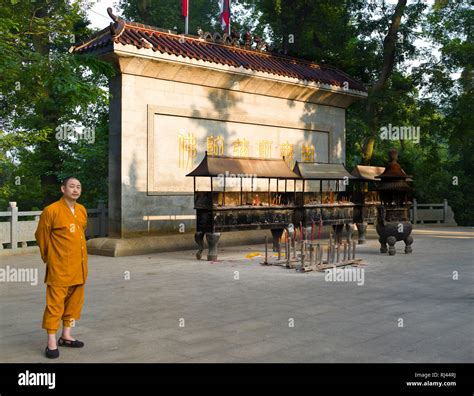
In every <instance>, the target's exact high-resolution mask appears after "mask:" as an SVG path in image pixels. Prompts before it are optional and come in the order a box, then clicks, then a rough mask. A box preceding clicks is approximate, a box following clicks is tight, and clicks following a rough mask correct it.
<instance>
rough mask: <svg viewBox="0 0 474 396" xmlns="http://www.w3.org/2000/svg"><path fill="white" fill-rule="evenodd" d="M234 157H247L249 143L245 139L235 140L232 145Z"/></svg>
mask: <svg viewBox="0 0 474 396" xmlns="http://www.w3.org/2000/svg"><path fill="white" fill-rule="evenodd" d="M232 146H233V148H234V155H235V156H238V157H248V156H249V142H248V140H247V139H237V140H235V141H234V142H233V143H232Z"/></svg>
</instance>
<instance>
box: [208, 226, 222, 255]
mask: <svg viewBox="0 0 474 396" xmlns="http://www.w3.org/2000/svg"><path fill="white" fill-rule="evenodd" d="M220 237H221V233H220V232H206V240H207V246H208V251H207V261H215V260H217V244H218V242H219V238H220Z"/></svg>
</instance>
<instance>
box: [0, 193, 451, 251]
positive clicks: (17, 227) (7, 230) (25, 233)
mask: <svg viewBox="0 0 474 396" xmlns="http://www.w3.org/2000/svg"><path fill="white" fill-rule="evenodd" d="M107 213H108V210H107V208H106V207H105V205H104V202H103V201H99V203H98V205H97V208H96V209H88V210H87V214H88V216H89V219H88V226H87V230H86V237H87V238H88V239H89V238H96V237H103V236H107ZM40 215H41V211H27V212H20V211H19V210H18V208H17V206H16V202H10V207H9V208H8V211H7V212H0V250H1V249H4V248H8V249H18V248H25V247H27V246H28V242H30V244H31V243H32V242H35V231H36V227H37V226H38V221H39V216H40ZM20 217H26V218H28V217H29V218H30V219H25V220H20ZM4 218H6V219H7V221H3V219H4ZM410 220H411V222H412V223H413V224H426V223H438V224H446V225H456V221H455V220H454V213H453V211H452V210H451V207H450V206H449V205H448V201H447V200H446V199H445V200H443V202H442V203H440V204H434V203H433V204H429V203H428V204H420V203H418V202H417V201H416V199H414V200H413V207H412V209H411V219H410Z"/></svg>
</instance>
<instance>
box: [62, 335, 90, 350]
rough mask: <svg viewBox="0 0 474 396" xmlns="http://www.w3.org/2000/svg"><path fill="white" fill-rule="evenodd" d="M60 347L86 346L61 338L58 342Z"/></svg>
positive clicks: (79, 342)
mask: <svg viewBox="0 0 474 396" xmlns="http://www.w3.org/2000/svg"><path fill="white" fill-rule="evenodd" d="M58 345H59V346H65V347H69V348H82V347H83V346H84V343H83V342H82V341H79V340H74V341H71V340H65V339H64V338H63V337H60V338H59V340H58Z"/></svg>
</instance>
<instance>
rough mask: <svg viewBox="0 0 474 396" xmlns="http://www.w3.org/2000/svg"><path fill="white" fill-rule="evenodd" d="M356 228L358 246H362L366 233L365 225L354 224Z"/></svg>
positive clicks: (363, 223)
mask: <svg viewBox="0 0 474 396" xmlns="http://www.w3.org/2000/svg"><path fill="white" fill-rule="evenodd" d="M356 227H357V234H358V236H359V242H358V243H359V245H363V244H364V243H365V235H366V232H367V223H365V222H362V223H356Z"/></svg>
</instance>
